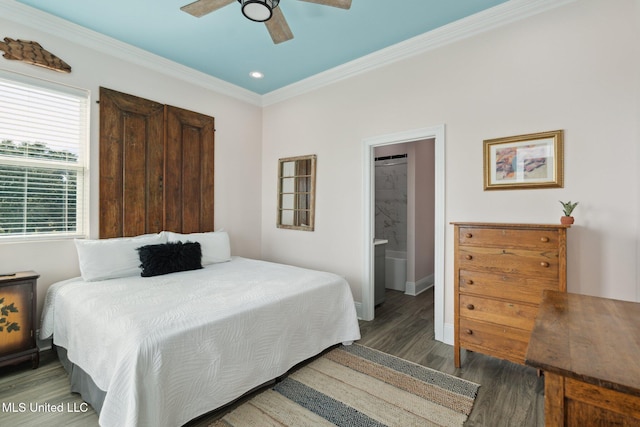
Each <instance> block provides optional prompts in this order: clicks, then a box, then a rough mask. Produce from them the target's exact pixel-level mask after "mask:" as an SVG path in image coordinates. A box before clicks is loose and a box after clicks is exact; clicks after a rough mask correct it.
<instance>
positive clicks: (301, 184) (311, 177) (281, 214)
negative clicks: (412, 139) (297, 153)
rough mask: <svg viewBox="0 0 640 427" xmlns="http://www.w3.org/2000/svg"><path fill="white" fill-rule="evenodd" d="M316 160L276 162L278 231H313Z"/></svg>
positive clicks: (314, 158)
mask: <svg viewBox="0 0 640 427" xmlns="http://www.w3.org/2000/svg"><path fill="white" fill-rule="evenodd" d="M315 186H316V156H315V155H311V156H301V157H289V158H286V159H280V160H279V161H278V224H277V225H278V227H279V228H290V229H294V230H305V231H313V229H314V222H315V204H316V203H315V195H316V189H315Z"/></svg>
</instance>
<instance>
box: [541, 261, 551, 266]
mask: <svg viewBox="0 0 640 427" xmlns="http://www.w3.org/2000/svg"><path fill="white" fill-rule="evenodd" d="M540 265H541V266H542V267H545V268H546V267H549V263H548V262H546V261H542V262H541V263H540Z"/></svg>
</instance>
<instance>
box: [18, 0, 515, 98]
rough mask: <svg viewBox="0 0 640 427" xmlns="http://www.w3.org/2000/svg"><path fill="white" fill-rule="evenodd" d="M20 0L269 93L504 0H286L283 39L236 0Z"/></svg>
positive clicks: (235, 82)
mask: <svg viewBox="0 0 640 427" xmlns="http://www.w3.org/2000/svg"><path fill="white" fill-rule="evenodd" d="M18 2H19V3H23V4H26V5H29V6H32V7H35V8H37V9H39V10H41V11H44V12H47V13H50V14H52V15H55V16H58V17H60V18H63V19H65V20H68V21H71V22H73V23H75V24H78V25H81V26H83V27H86V28H88V29H91V30H94V31H96V32H98V33H102V34H104V35H107V36H110V37H112V38H114V39H116V40H119V41H122V42H125V43H128V44H130V45H133V46H136V47H138V48H141V49H144V50H146V51H149V52H151V53H154V54H156V55H159V56H161V57H164V58H166V59H169V60H172V61H174V62H177V63H179V64H182V65H185V66H187V67H190V68H193V69H195V70H198V71H201V72H203V73H205V74H208V75H211V76H214V77H217V78H219V79H222V80H224V81H227V82H229V83H232V84H234V85H237V86H240V87H242V88H245V89H248V90H250V91H252V92H255V93H257V94H265V93H269V92H272V91H274V90H276V89H279V88H282V87H284V86H287V85H289V84H292V83H295V82H297V81H300V80H303V79H305V78H307V77H310V76H313V75H315V74H318V73H320V72H322V71H325V70H329V69H331V68H334V67H336V66H339V65H341V64H344V63H347V62H349V61H352V60H354V59H357V58H360V57H362V56H365V55H367V54H369V53H372V52H375V51H378V50H380V49H383V48H385V47H388V46H391V45H393V44H396V43H399V42H401V41H404V40H406V39H409V38H411V37H414V36H417V35H419V34H422V33H425V32H428V31H430V30H433V29H435V28H438V27H441V26H444V25H446V24H448V23H451V22H453V21H456V20H459V19H462V18H464V17H467V16H469V15H473V14H475V13H477V12H480V11H482V10H485V9H488V8H491V7H493V6H496V5H498V4H501V3H505V2H506V0H353V3H352V6H351V9H349V10H344V9H337V8H334V7H328V6H322V5H317V4H313V3H307V2H304V1H298V0H281V1H280V6H279V7H280V8H281V9H282V12H283V14H284V16H285V18H286V19H287V21H288V23H289V27H290V28H291V30H292V32H293V34H294V39H293V40H290V41H287V42H284V43H281V44H278V45H275V44H273V42H272V40H271V37H270V36H269V33H268V32H267V29H266V28H265V26H264V24H262V23H256V22H252V21H249V20H248V19H246V18H245V17H244V16H243V15H242V12H241V11H240V4H239V3H236V2H234V3H232V4H230V5H228V6H225V7H223V8H222V9H219V10H217V11H215V12H213V13H210V14H208V15H205V16H204V17H202V18H195V17H193V16H191V15H189V14H187V13H185V12H182V11H181V10H180V7H181V6H184V5H186V4H188V3H190V2H191V1H190V0H108V1H97V0H56V1H51V0H18ZM255 70H257V71H261V72H262V73H264V78H262V79H259V80H256V79H253V78H252V77H250V76H249V73H250V72H251V71H255Z"/></svg>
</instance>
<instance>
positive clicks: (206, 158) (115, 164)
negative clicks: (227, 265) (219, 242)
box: [99, 87, 214, 238]
mask: <svg viewBox="0 0 640 427" xmlns="http://www.w3.org/2000/svg"><path fill="white" fill-rule="evenodd" d="M99 187H100V213H99V220H100V227H99V230H100V238H110V237H124V236H136V235H140V234H145V233H157V232H159V231H162V230H170V231H175V232H179V233H193V232H204V231H213V229H214V222H213V219H214V218H213V208H214V118H213V117H210V116H206V115H203V114H199V113H194V112H192V111H188V110H183V109H180V108H177V107H172V106H168V105H163V104H159V103H157V102H154V101H149V100H147V99H143V98H138V97H135V96H132V95H127V94H124V93H120V92H116V91H114V90H111V89H106V88H102V87H101V88H100V185H99Z"/></svg>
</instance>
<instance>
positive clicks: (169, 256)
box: [138, 242, 202, 277]
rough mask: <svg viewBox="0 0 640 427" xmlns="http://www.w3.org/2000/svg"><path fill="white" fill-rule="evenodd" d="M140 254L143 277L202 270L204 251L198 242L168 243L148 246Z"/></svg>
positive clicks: (141, 248)
mask: <svg viewBox="0 0 640 427" xmlns="http://www.w3.org/2000/svg"><path fill="white" fill-rule="evenodd" d="M138 253H139V255H140V263H141V264H140V268H142V273H141V274H140V275H141V276H142V277H152V276H160V275H162V274H169V273H175V272H177V271H187V270H198V269H200V268H202V250H201V249H200V243H198V242H184V243H183V242H168V243H163V244H159V245H147V246H142V247H140V248H138Z"/></svg>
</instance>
